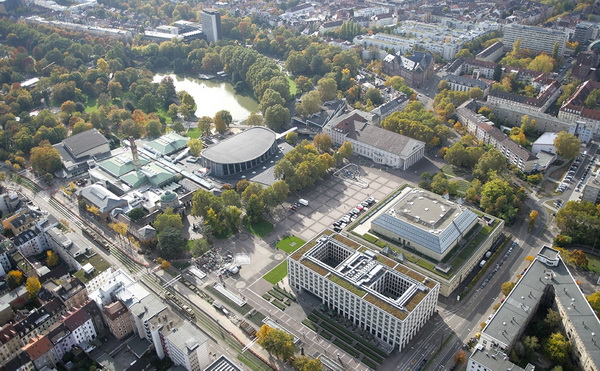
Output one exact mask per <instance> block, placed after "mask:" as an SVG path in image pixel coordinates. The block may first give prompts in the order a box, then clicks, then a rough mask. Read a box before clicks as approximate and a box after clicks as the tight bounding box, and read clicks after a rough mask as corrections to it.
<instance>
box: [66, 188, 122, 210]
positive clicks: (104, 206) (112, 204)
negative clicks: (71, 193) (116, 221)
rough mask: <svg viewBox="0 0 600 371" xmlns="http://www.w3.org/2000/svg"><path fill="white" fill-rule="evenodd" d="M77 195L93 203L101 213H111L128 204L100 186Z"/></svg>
mask: <svg viewBox="0 0 600 371" xmlns="http://www.w3.org/2000/svg"><path fill="white" fill-rule="evenodd" d="M77 194H78V195H79V196H81V197H83V198H85V199H86V200H88V201H90V202H91V203H93V204H94V205H95V206H96V207H98V210H99V211H100V212H101V213H104V212H109V211H111V210H112V209H114V208H116V207H121V206H124V205H126V204H127V201H126V200H123V199H122V198H120V197H119V196H117V195H115V194H114V193H112V192H111V191H109V190H108V189H106V188H104V187H102V186H101V185H99V184H92V185H90V186H87V187H85V188H82V189H80V190H79V191H77Z"/></svg>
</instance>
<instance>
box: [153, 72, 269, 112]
mask: <svg viewBox="0 0 600 371" xmlns="http://www.w3.org/2000/svg"><path fill="white" fill-rule="evenodd" d="M165 76H170V77H171V78H172V79H173V82H174V84H175V90H177V92H179V91H181V90H185V91H187V92H188V93H189V94H190V95H191V96H192V97H193V98H194V100H195V101H196V106H197V109H196V116H197V117H202V116H210V117H214V115H215V113H217V112H219V111H220V110H223V109H225V110H228V111H229V112H230V113H231V116H232V117H233V121H238V122H239V121H242V120H245V119H246V117H248V115H249V114H250V112H252V111H258V102H256V100H254V98H252V97H251V96H247V95H240V94H236V92H235V89H234V88H233V85H232V84H231V83H230V82H226V81H222V80H200V79H198V78H194V77H189V76H185V77H184V76H177V75H175V74H172V73H167V74H165V73H158V74H156V75H154V79H153V81H154V82H160V81H161V80H162V79H163V78H164V77H165Z"/></svg>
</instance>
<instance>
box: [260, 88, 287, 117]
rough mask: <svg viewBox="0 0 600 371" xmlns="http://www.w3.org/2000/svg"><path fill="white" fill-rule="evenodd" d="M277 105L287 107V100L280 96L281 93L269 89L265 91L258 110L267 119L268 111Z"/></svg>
mask: <svg viewBox="0 0 600 371" xmlns="http://www.w3.org/2000/svg"><path fill="white" fill-rule="evenodd" d="M276 105H280V106H282V107H284V106H285V99H283V97H282V96H281V94H279V92H277V91H275V90H273V89H271V88H269V89H267V90H265V92H264V94H263V96H262V98H261V99H260V104H259V105H258V108H259V109H260V111H261V112H262V114H263V116H265V117H266V115H267V109H268V108H270V107H273V106H276Z"/></svg>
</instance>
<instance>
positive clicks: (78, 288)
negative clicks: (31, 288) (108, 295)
mask: <svg viewBox="0 0 600 371" xmlns="http://www.w3.org/2000/svg"><path fill="white" fill-rule="evenodd" d="M44 286H45V287H46V288H48V289H49V290H50V291H51V292H52V293H53V294H54V295H55V296H56V297H57V298H59V299H60V300H61V301H62V302H63V303H64V304H65V306H66V307H67V309H71V308H75V307H80V306H82V305H83V304H85V303H86V302H87V301H88V291H87V288H86V287H85V284H84V283H83V282H81V281H80V280H79V278H77V277H74V276H72V277H69V278H67V279H66V280H63V281H61V282H60V284H58V285H57V283H56V282H53V281H50V282H46V283H45V284H44Z"/></svg>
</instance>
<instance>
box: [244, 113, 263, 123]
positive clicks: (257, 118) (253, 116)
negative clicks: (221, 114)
mask: <svg viewBox="0 0 600 371" xmlns="http://www.w3.org/2000/svg"><path fill="white" fill-rule="evenodd" d="M264 122H265V119H264V118H263V117H262V116H261V115H260V114H258V113H256V112H250V115H248V118H247V119H246V125H248V126H262V125H263V124H264Z"/></svg>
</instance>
